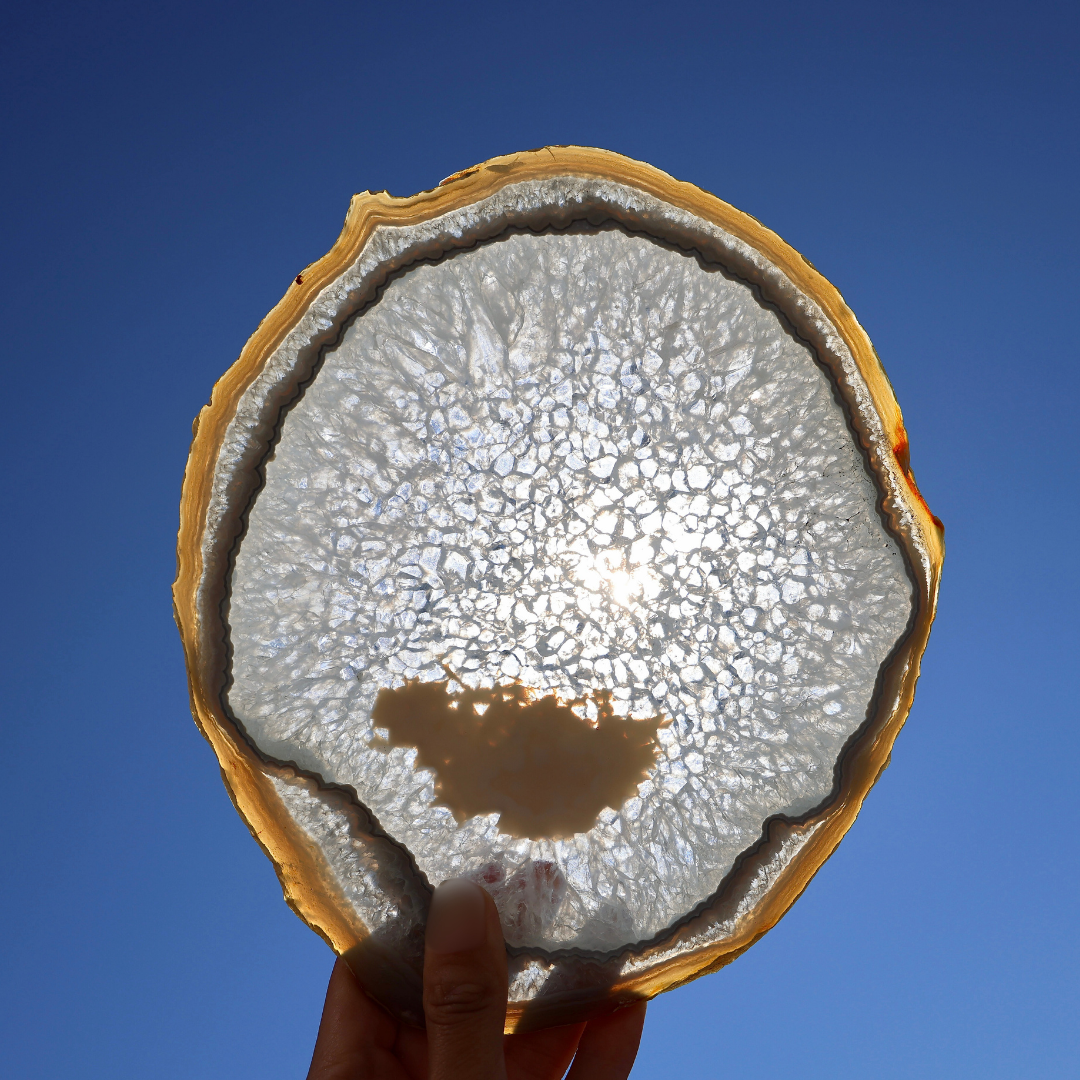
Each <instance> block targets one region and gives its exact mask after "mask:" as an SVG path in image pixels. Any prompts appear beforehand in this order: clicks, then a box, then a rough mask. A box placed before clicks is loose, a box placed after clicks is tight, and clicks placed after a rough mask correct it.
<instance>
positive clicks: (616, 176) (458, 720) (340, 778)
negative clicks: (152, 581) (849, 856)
mask: <svg viewBox="0 0 1080 1080" xmlns="http://www.w3.org/2000/svg"><path fill="white" fill-rule="evenodd" d="M181 519H182V524H181V532H180V542H179V575H178V579H177V583H176V588H175V598H176V609H177V620H178V622H179V624H180V628H181V633H182V636H183V639H184V645H185V649H186V653H187V662H188V671H189V674H190V680H191V694H192V702H193V708H194V712H195V715H196V719H197V720H198V722H199V724H200V726H201V728H202V730H203V732H204V733H205V734H206V736H207V738H208V739H209V740H210V742H211V743H212V744H213V746H214V749H215V751H216V752H217V755H218V757H219V759H220V761H221V765H222V769H223V773H224V776H225V780H226V783H227V784H228V785H229V789H230V792H231V794H232V796H233V799H234V801H235V802H236V805H237V808H238V809H239V811H240V813H241V814H242V815H243V816H244V818H245V820H246V821H247V822H248V824H249V825H250V827H251V829H252V831H253V833H254V834H255V836H256V837H257V838H258V840H259V842H260V843H261V844H262V846H263V847H264V849H265V850H266V851H267V853H268V854H269V855H270V857H271V858H272V859H273V861H274V864H275V866H276V867H277V870H278V873H279V876H280V878H281V881H282V885H283V887H284V890H285V894H286V897H287V899H288V901H289V903H290V904H291V905H292V906H293V907H294V909H295V910H296V911H297V913H298V914H299V915H300V916H301V917H302V918H303V919H305V920H306V921H307V922H308V923H309V924H310V925H311V926H312V927H313V928H314V929H315V930H317V931H318V932H319V933H320V934H322V935H323V937H324V938H326V939H327V940H328V941H329V943H330V944H331V945H332V946H333V948H334V949H335V950H337V951H338V952H339V953H342V954H344V955H345V956H346V957H347V959H348V960H349V962H350V963H351V964H352V965H353V968H354V970H355V971H356V972H357V974H358V976H359V977H360V978H361V979H362V981H363V982H364V983H365V985H366V986H367V988H368V989H369V991H370V992H371V993H372V994H373V995H374V996H375V997H376V998H378V999H379V1000H381V1001H382V1002H384V1004H386V1005H387V1006H388V1007H389V1008H391V1009H392V1010H394V1011H395V1012H397V1013H398V1014H399V1015H401V1016H403V1017H405V1018H406V1019H408V1020H411V1021H414V1022H420V1020H421V1009H420V969H421V961H422V954H423V928H424V919H425V912H426V909H427V905H428V902H429V899H430V896H431V892H432V889H433V887H434V886H435V885H437V884H438V883H439V882H441V881H443V880H445V879H447V878H451V877H456V876H464V877H468V878H472V879H474V880H476V881H478V882H479V883H480V884H481V885H483V886H484V887H485V888H487V889H488V890H489V891H490V892H491V894H492V895H493V897H494V898H495V901H496V903H497V905H498V907H499V911H500V913H501V916H502V921H503V929H504V933H505V936H506V941H507V948H508V951H509V954H510V969H511V987H510V1009H509V1013H508V1016H507V1030H522V1029H524V1028H528V1027H536V1026H542V1025H544V1024H551V1023H565V1022H568V1021H571V1020H575V1019H580V1018H584V1017H587V1016H589V1015H594V1014H596V1013H598V1012H602V1011H603V1010H605V1009H610V1008H612V1007H615V1006H617V1005H619V1004H621V1003H625V1002H628V1001H631V1000H634V999H636V998H641V997H648V996H651V995H653V994H656V993H658V992H660V991H662V990H665V989H668V988H670V987H672V986H674V985H677V984H678V983H681V982H685V981H686V980H687V979H689V978H693V977H695V976H697V975H700V974H703V973H705V972H707V971H711V970H714V969H715V968H717V967H720V966H722V965H723V964H725V963H727V962H729V961H730V960H732V959H733V958H734V957H735V956H736V955H738V953H739V952H741V951H742V950H743V949H745V948H747V947H748V946H749V945H750V944H751V943H752V942H753V941H754V940H755V939H756V938H757V937H759V936H760V935H761V934H762V933H763V932H764V931H765V930H767V929H769V927H771V926H772V925H774V924H775V923H776V921H777V920H778V919H779V918H780V917H781V915H782V914H783V913H784V912H785V911H786V910H787V908H788V907H789V906H790V904H791V903H792V902H793V901H794V899H795V898H796V897H797V896H798V895H799V893H800V892H801V891H802V889H803V888H804V887H805V885H806V883H807V882H808V881H809V879H810V877H811V876H812V875H813V874H814V873H815V872H816V871H817V869H818V868H819V867H820V866H821V864H822V863H823V862H824V860H825V859H826V858H828V856H829V854H830V853H831V852H832V850H833V849H834V848H835V846H836V844H837V843H838V842H839V840H840V838H841V837H842V836H843V834H844V832H845V831H846V830H847V828H848V827H849V825H850V824H851V822H852V821H853V820H854V817H855V815H856V814H857V812H858V809H859V806H860V803H861V801H862V799H863V797H864V796H865V794H866V792H867V790H868V789H869V787H870V786H871V784H872V783H873V782H874V780H875V779H876V777H877V776H878V774H879V773H880V772H881V770H882V769H883V768H884V766H885V764H886V763H887V761H888V757H889V751H890V749H891V746H892V742H893V739H894V738H895V736H896V733H897V731H898V729H899V727H900V725H901V724H902V723H903V721H904V718H905V716H906V714H907V711H908V709H909V707H910V704H911V700H912V695H913V692H914V687H915V680H916V678H917V674H918V665H919V658H920V656H921V653H922V650H923V647H924V645H925V643H926V638H927V634H928V632H929V628H930V623H931V620H932V618H933V613H934V605H935V599H936V595H937V585H938V576H939V572H940V566H941V558H942V542H941V531H940V524H939V523H938V522H937V521H936V519H934V518H933V517H932V516H931V515H930V513H929V511H928V510H927V508H926V505H925V503H924V502H923V501H922V499H921V498H920V496H919V493H918V490H917V488H916V487H915V483H914V480H913V478H912V475H911V472H910V470H909V468H908V463H907V441H906V438H905V436H904V430H903V426H902V422H901V419H900V413H899V410H898V408H897V405H896V402H895V400H894V398H893V395H892V391H891V389H890V387H889V384H888V381H887V379H886V378H885V375H884V372H883V371H882V369H881V366H880V364H879V362H878V359H877V357H876V355H875V353H874V351H873V348H872V346H871V345H870V342H869V341H868V339H867V338H866V335H865V334H864V332H863V331H862V329H861V328H860V327H859V325H858V323H857V322H856V321H855V319H854V317H853V316H852V314H851V312H850V311H849V310H848V309H847V307H846V306H845V305H844V302H843V300H842V299H841V298H840V296H839V294H838V293H837V292H836V290H835V289H834V288H833V287H832V286H831V285H829V283H828V282H826V281H825V280H824V279H823V278H822V277H821V276H820V275H819V274H818V273H817V272H816V271H815V270H814V269H813V268H812V267H811V266H810V265H809V264H808V263H807V262H805V261H804V260H803V259H802V258H801V257H800V256H799V255H798V254H797V253H795V252H794V251H792V250H791V249H790V248H789V247H787V246H786V245H785V244H784V243H783V242H782V241H781V240H779V238H777V237H776V236H775V235H774V234H772V233H770V232H769V231H768V230H766V229H765V228H763V227H762V226H761V225H760V224H759V223H758V222H756V221H755V220H753V219H752V218H750V217H748V216H746V215H744V214H741V213H739V212H738V211H736V210H734V209H733V208H732V207H730V206H728V205H727V204H726V203H723V202H721V201H720V200H718V199H716V198H714V197H713V196H711V195H709V194H707V193H705V192H703V191H701V190H700V189H698V188H695V187H692V186H690V185H688V184H683V183H679V182H677V181H675V180H673V179H671V178H670V177H669V176H667V175H665V174H664V173H661V172H658V171H657V170H655V169H653V168H651V167H649V166H647V165H643V164H641V163H638V162H633V161H629V160H627V159H625V158H622V157H619V156H618V155H615V154H610V153H606V152H603V151H598V150H586V149H580V148H552V149H550V150H543V151H538V152H533V153H527V154H519V155H514V156H511V157H506V158H498V159H496V160H494V161H491V162H488V163H487V164H486V165H482V166H479V167H478V168H476V169H472V170H469V171H467V172H465V173H460V174H458V175H457V176H454V177H451V178H450V179H449V180H447V181H444V183H443V184H442V185H441V186H440V187H439V188H437V189H436V190H434V191H428V192H424V193H422V194H420V195H416V196H414V197H412V198H406V199H397V198H392V197H390V196H387V195H385V194H370V193H365V194H362V195H358V196H356V197H355V199H354V200H353V203H352V206H351V208H350V211H349V215H348V219H347V221H346V225H345V230H344V232H343V233H342V235H341V238H340V239H339V240H338V242H337V244H336V245H335V246H334V248H333V250H332V251H331V252H330V253H329V254H328V255H327V256H325V257H324V258H323V259H321V260H320V261H319V262H317V263H315V264H313V265H312V266H310V267H308V268H307V269H306V270H304V271H303V272H302V273H301V274H299V275H298V276H297V278H296V281H295V283H294V284H293V285H292V286H291V287H290V289H289V292H288V294H287V295H286V297H285V298H284V299H283V300H282V302H281V303H280V304H279V305H278V306H277V307H276V308H275V309H274V311H273V312H272V313H271V314H270V315H269V316H268V317H267V319H266V320H265V322H264V323H263V324H262V326H260V328H259V329H258V331H257V332H256V333H255V335H254V336H253V337H252V339H251V340H250V342H249V343H248V345H247V347H246V348H245V350H244V352H243V354H242V355H241V357H240V359H239V360H238V361H237V363H236V364H235V365H234V366H233V367H232V368H231V369H230V371H229V372H228V373H227V374H226V375H225V376H224V378H223V379H222V380H221V381H220V382H219V383H218V385H217V386H216V387H215V389H214V393H213V398H212V400H211V403H210V404H209V405H208V406H207V407H206V408H204V409H203V410H202V413H201V414H200V416H199V419H198V420H197V421H196V431H195V439H194V442H193V445H192V451H191V459H190V461H189V464H188V469H187V474H186V477H185V482H184V493H183V501H182V508H181Z"/></svg>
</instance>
